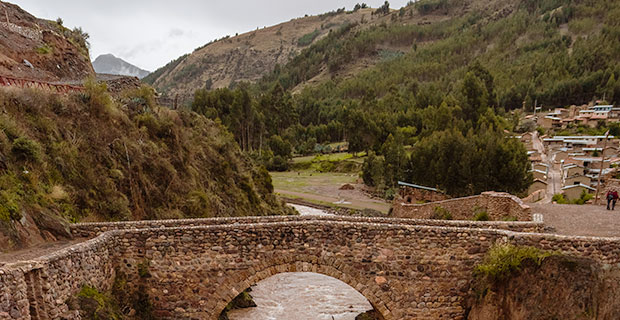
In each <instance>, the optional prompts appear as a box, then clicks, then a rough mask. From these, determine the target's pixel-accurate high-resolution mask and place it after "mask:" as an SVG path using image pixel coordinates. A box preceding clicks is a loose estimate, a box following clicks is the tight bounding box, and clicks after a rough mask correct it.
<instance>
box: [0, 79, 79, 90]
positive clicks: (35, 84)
mask: <svg viewBox="0 0 620 320" xmlns="http://www.w3.org/2000/svg"><path fill="white" fill-rule="evenodd" d="M0 86H2V87H16V88H34V89H42V90H48V91H52V92H58V93H62V94H67V93H71V92H81V91H84V87H81V86H74V85H68V84H57V83H50V82H45V81H39V80H31V79H20V78H14V77H10V76H3V75H0Z"/></svg>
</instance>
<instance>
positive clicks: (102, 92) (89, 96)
mask: <svg viewBox="0 0 620 320" xmlns="http://www.w3.org/2000/svg"><path fill="white" fill-rule="evenodd" d="M84 87H85V88H86V91H85V95H84V98H85V100H86V102H88V104H89V105H90V107H91V108H92V110H93V111H94V112H95V113H96V114H97V115H104V114H109V113H110V112H111V109H112V107H113V102H112V98H111V97H110V95H109V94H108V85H107V84H106V83H105V82H101V83H99V82H97V80H95V79H93V78H89V79H87V80H86V82H85V83H84Z"/></svg>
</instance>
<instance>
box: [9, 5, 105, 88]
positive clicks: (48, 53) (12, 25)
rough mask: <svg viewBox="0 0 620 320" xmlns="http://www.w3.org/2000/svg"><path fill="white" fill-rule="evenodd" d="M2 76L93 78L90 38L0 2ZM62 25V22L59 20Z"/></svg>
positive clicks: (59, 79)
mask: <svg viewBox="0 0 620 320" xmlns="http://www.w3.org/2000/svg"><path fill="white" fill-rule="evenodd" d="M0 13H1V14H0V74H3V75H7V76H14V77H17V78H26V79H33V80H42V81H65V80H69V79H83V78H85V77H87V76H90V75H94V70H93V67H92V65H91V63H90V58H89V53H88V45H87V42H86V41H87V35H86V34H85V33H84V32H83V31H82V30H81V29H76V30H69V29H67V28H65V27H64V26H62V24H61V23H58V22H56V21H49V20H43V19H38V18H36V17H34V16H32V15H31V14H29V13H28V12H26V11H24V10H22V9H21V8H20V7H18V6H16V5H14V4H10V3H7V2H1V1H0ZM59 22H60V21H59Z"/></svg>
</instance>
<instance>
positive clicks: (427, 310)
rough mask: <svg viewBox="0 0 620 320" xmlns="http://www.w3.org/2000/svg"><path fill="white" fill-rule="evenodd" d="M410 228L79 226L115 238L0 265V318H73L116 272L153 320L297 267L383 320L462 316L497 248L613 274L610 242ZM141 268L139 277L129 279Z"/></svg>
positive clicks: (196, 314)
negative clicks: (335, 283)
mask: <svg viewBox="0 0 620 320" xmlns="http://www.w3.org/2000/svg"><path fill="white" fill-rule="evenodd" d="M288 219H291V220H288ZM278 220H279V221H278ZM413 221H416V220H409V219H387V218H361V217H359V218H356V217H325V218H319V217H266V218H260V217H256V218H230V219H226V218H220V219H201V220H181V221H176V222H177V223H178V225H176V226H174V227H166V225H173V221H144V222H134V223H101V224H82V225H78V226H75V227H74V232H77V233H80V234H81V233H88V234H96V233H98V232H101V231H102V228H106V229H107V230H110V229H116V230H112V231H107V232H105V233H103V234H101V235H99V236H98V237H97V238H95V239H93V240H90V241H88V242H85V243H82V244H79V245H76V246H73V247H71V248H68V249H65V250H62V251H59V252H58V253H56V254H54V255H52V256H47V257H43V258H40V259H37V260H36V261H31V262H26V263H21V264H16V265H15V264H14V265H7V266H4V267H1V268H0V318H2V319H4V318H8V319H30V317H31V316H32V319H58V318H61V315H62V316H63V317H64V318H67V319H76V318H77V316H76V315H75V314H74V313H71V312H70V311H69V310H68V306H66V304H65V302H66V300H67V299H68V298H69V297H70V296H71V295H74V294H76V293H77V292H79V289H80V288H81V286H82V285H84V284H90V285H92V286H94V287H96V288H98V289H100V290H107V289H109V287H110V285H111V282H112V281H113V278H114V275H115V270H118V271H122V272H124V273H125V274H127V275H128V285H129V286H130V287H134V288H135V287H137V286H138V284H141V285H143V284H146V285H147V286H146V292H147V293H148V294H149V295H150V299H151V302H152V303H153V306H154V310H155V313H156V316H159V317H162V318H164V319H172V318H175V319H177V318H183V319H185V318H195V319H213V320H215V319H217V316H218V315H219V313H220V312H221V311H222V310H223V309H224V307H225V306H226V304H227V303H228V302H229V301H231V300H232V299H233V298H234V297H235V296H236V295H237V294H239V293H240V292H241V291H243V290H244V289H246V288H247V287H249V286H251V285H253V284H255V283H257V282H259V281H261V280H263V279H266V278H268V277H270V276H272V275H274V274H276V273H281V272H296V271H305V272H316V273H322V274H325V275H328V276H331V277H334V278H336V279H339V280H341V281H343V282H345V283H347V284H349V285H351V286H352V287H353V288H355V289H356V290H358V291H359V292H360V293H361V294H363V295H364V296H365V297H366V298H367V299H368V300H369V301H370V302H371V303H372V304H373V306H374V307H375V308H376V309H377V310H378V311H379V312H380V313H381V314H382V316H383V317H384V318H385V319H387V320H389V319H463V318H464V312H465V310H464V308H463V303H464V299H465V297H467V296H468V295H469V294H470V285H471V281H472V274H473V268H474V266H475V265H476V264H477V263H479V262H480V261H481V260H482V259H483V257H484V255H485V254H486V252H487V251H488V249H489V248H490V247H492V246H493V245H494V244H496V243H513V244H515V245H522V246H535V247H538V248H541V249H546V250H553V251H561V252H563V253H566V254H570V255H574V256H584V257H589V258H593V259H595V260H597V261H600V262H601V263H603V264H604V267H605V268H607V269H613V270H620V238H589V237H568V236H558V235H550V234H542V233H519V232H512V231H508V230H496V229H485V228H471V227H470V226H474V225H477V224H476V223H474V222H469V221H450V222H448V221H434V222H433V223H438V224H439V223H443V225H444V226H439V225H416V224H415V223H412V222H413ZM418 222H419V223H426V222H429V221H418ZM204 223H207V224H209V225H203V224H204ZM192 224H193V226H191V225H192ZM486 224H487V225H492V223H486ZM495 224H498V223H495ZM523 224H526V223H523ZM480 225H484V224H480ZM151 226H158V228H149V227H151ZM464 226H468V227H464ZM145 262H146V264H148V266H149V267H148V270H149V273H150V276H149V277H147V278H144V277H141V276H140V275H139V274H138V273H139V272H138V269H139V268H138V265H139V264H141V263H145ZM33 272H34V273H33ZM31 306H32V308H31ZM15 310H17V311H15ZM31 311H32V313H30V312H31ZM17 312H19V314H18V313H17ZM42 315H46V316H42Z"/></svg>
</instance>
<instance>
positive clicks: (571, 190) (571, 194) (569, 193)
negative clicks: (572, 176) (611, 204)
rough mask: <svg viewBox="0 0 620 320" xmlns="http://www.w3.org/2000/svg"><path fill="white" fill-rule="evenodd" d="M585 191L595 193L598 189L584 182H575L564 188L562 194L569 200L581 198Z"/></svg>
mask: <svg viewBox="0 0 620 320" xmlns="http://www.w3.org/2000/svg"><path fill="white" fill-rule="evenodd" d="M584 191H585V192H586V193H594V192H595V191H596V189H594V188H592V187H590V186H586V185H583V184H574V185H570V186H566V187H564V188H562V194H563V195H564V198H565V199H566V200H569V201H573V200H577V199H579V198H580V197H581V194H582V193H583V192H584Z"/></svg>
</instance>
